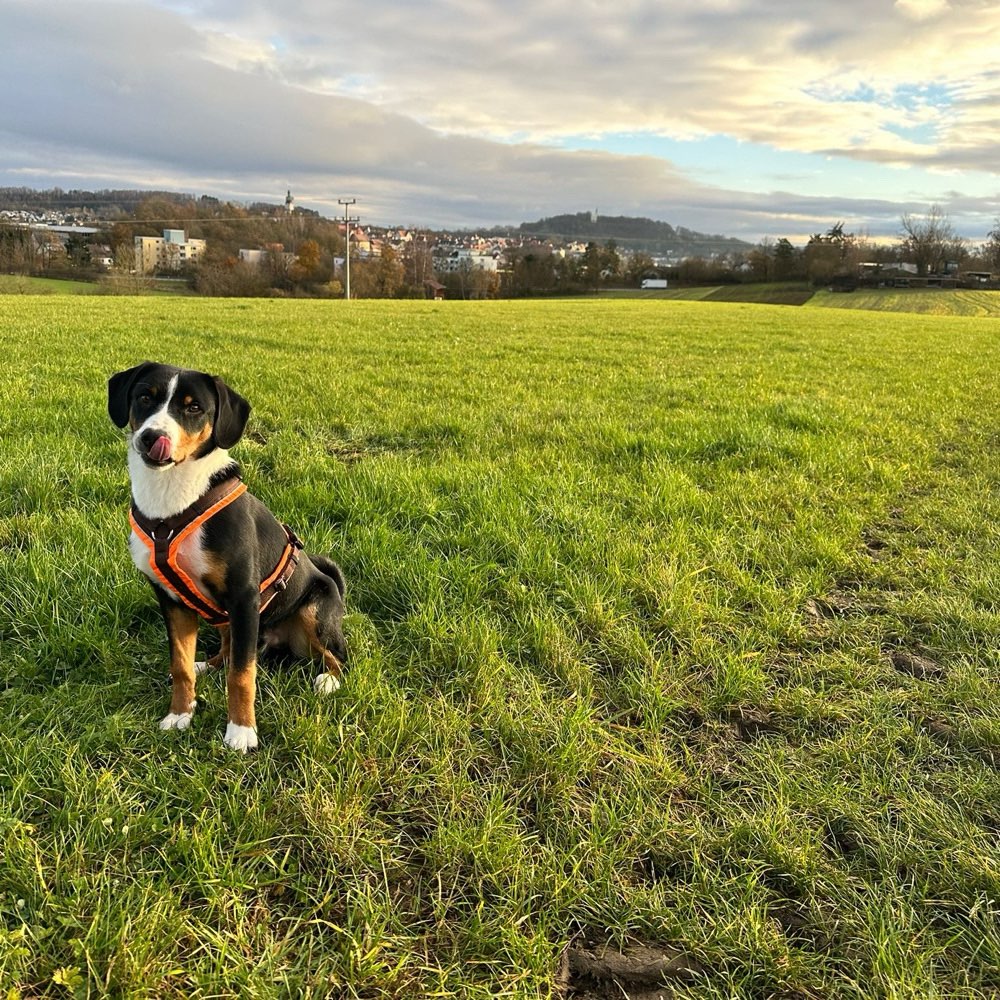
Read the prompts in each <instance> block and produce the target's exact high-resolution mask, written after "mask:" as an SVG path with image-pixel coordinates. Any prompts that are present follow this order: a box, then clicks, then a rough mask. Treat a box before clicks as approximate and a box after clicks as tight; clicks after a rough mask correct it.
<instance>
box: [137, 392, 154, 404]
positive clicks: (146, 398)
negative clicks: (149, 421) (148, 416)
mask: <svg viewBox="0 0 1000 1000" xmlns="http://www.w3.org/2000/svg"><path fill="white" fill-rule="evenodd" d="M139 402H140V403H141V404H142V405H143V406H149V404H150V403H152V402H153V397H152V396H150V394H149V393H148V392H143V393H141V394H140V395H139Z"/></svg>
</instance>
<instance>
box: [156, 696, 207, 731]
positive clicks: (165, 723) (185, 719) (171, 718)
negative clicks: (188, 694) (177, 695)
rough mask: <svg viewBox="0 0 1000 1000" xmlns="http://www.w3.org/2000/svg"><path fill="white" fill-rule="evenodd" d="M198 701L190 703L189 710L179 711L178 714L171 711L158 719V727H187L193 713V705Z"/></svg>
mask: <svg viewBox="0 0 1000 1000" xmlns="http://www.w3.org/2000/svg"><path fill="white" fill-rule="evenodd" d="M197 704H198V702H196V701H195V702H192V703H191V711H190V712H181V713H180V714H179V715H174V713H173V712H171V713H170V714H169V715H165V716H164V717H163V718H162V719H160V729H187V727H188V726H190V725H191V716H192V715H194V707H195V705H197Z"/></svg>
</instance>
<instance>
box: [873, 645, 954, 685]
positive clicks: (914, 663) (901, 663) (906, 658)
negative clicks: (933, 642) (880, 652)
mask: <svg viewBox="0 0 1000 1000" xmlns="http://www.w3.org/2000/svg"><path fill="white" fill-rule="evenodd" d="M885 654H886V656H887V657H888V658H889V662H890V663H891V664H892V665H893V667H895V668H896V670H898V671H899V672H900V673H901V674H906V675H907V676H909V677H916V678H917V679H918V680H922V681H928V680H940V679H941V678H942V677H944V676H945V675H946V673H947V671H946V670H945V668H944V667H942V666H941V664H940V663H937V662H936V661H935V660H932V659H931V658H930V657H929V656H923V655H921V654H919V653H910V652H908V651H907V650H905V649H887V650H885Z"/></svg>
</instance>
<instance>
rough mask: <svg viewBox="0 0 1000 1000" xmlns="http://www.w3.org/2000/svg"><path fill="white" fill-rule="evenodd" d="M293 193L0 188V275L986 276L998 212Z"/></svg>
mask: <svg viewBox="0 0 1000 1000" xmlns="http://www.w3.org/2000/svg"><path fill="white" fill-rule="evenodd" d="M355 209H359V206H358V205H357V204H356V202H354V201H353V199H352V200H347V199H345V214H344V217H343V218H325V217H323V216H321V215H320V214H319V213H317V212H314V211H311V210H308V209H303V208H300V207H298V206H297V205H296V204H295V199H294V196H293V194H292V192H291V191H288V192H287V193H286V195H285V197H284V199H283V200H282V201H278V202H275V203H273V204H267V203H255V204H251V205H241V204H236V203H233V202H223V201H220V200H218V199H215V198H209V197H200V198H195V197H193V196H189V195H181V194H176V193H173V192H155V191H127V190H126V191H101V192H82V191H70V192H65V191H62V190H60V189H54V190H51V191H34V190H32V189H28V188H0V272H5V273H10V274H24V275H34V276H50V277H61V278H74V279H77V280H88V281H94V282H97V283H99V284H100V285H101V286H102V288H104V289H106V290H108V291H111V292H114V291H120V292H130V291H141V290H143V289H144V288H148V287H156V286H162V285H163V284H165V283H168V284H169V283H172V284H174V285H175V286H180V285H183V286H184V288H185V290H190V291H191V292H193V293H196V294H204V295H239V296H261V295H270V296H302V297H325V298H338V297H345V296H350V297H355V298H361V297H383V298H384V297H390V298H406V297H417V298H460V299H481V298H499V297H518V296H528V295H573V294H594V293H598V292H600V291H602V290H608V289H630V288H631V289H646V290H652V289H664V288H668V287H676V286H690V285H704V284H711V285H718V284H729V283H733V284H735V283H750V282H788V283H791V282H802V283H808V284H811V285H813V286H816V287H819V286H827V287H830V288H832V289H834V290H839V291H851V290H853V289H854V288H858V287H864V286H867V287H879V286H883V287H884V286H891V287H931V288H934V287H938V288H953V287H979V288H996V287H1000V284H998V276H1000V224H998V225H997V226H995V227H994V230H993V231H992V232H990V233H987V234H984V241H983V243H982V244H981V245H979V246H972V245H970V244H969V242H968V241H966V240H963V239H961V238H960V237H958V236H957V235H956V234H955V233H954V230H953V229H952V227H951V225H950V223H949V221H948V219H947V217H946V216H945V215H944V214H943V213H942V212H941V211H940V210H939V209H937V208H932V209H931V210H930V211H929V212H928V213H927V215H925V216H920V217H916V218H914V217H909V216H904V217H903V218H902V219H901V220H900V239H899V241H898V243H895V244H892V245H885V244H875V243H872V242H870V241H869V240H867V239H865V238H864V237H863V236H860V235H856V234H854V233H850V232H846V231H845V229H844V226H843V224H842V223H840V222H836V221H834V222H832V223H831V225H830V226H829V227H828V228H827V229H825V230H824V231H822V232H818V233H816V234H814V235H813V236H812V237H810V239H809V240H808V241H807V242H806V244H805V245H800V246H796V245H794V244H793V243H792V242H791V241H790V240H788V239H778V240H765V241H762V242H761V243H759V244H756V245H755V244H751V243H747V242H744V241H741V240H738V239H734V238H731V237H725V236H719V235H708V234H704V233H698V232H694V231H692V230H689V229H685V228H683V227H675V226H672V225H670V224H669V223H666V222H660V221H655V220H652V219H646V218H637V217H629V216H605V215H601V214H600V213H599V212H597V211H585V212H579V213H574V214H569V215H559V216H552V217H549V218H545V219H540V220H538V221H537V222H530V223H521V224H519V225H517V226H512V227H507V228H504V227H498V228H493V229H489V230H483V231H479V232H472V231H467V230H462V231H440V230H429V229H415V228H405V227H378V226H371V225H363V224H362V220H361V218H360V216H359V215H352V214H351V212H353V211H354V210H355Z"/></svg>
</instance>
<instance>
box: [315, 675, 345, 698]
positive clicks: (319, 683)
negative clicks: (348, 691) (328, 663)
mask: <svg viewBox="0 0 1000 1000" xmlns="http://www.w3.org/2000/svg"><path fill="white" fill-rule="evenodd" d="M313 687H314V688H316V694H333V692H334V691H337V690H339V689H340V679H339V678H337V677H334V676H333V674H317V675H316V680H314V681H313Z"/></svg>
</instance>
